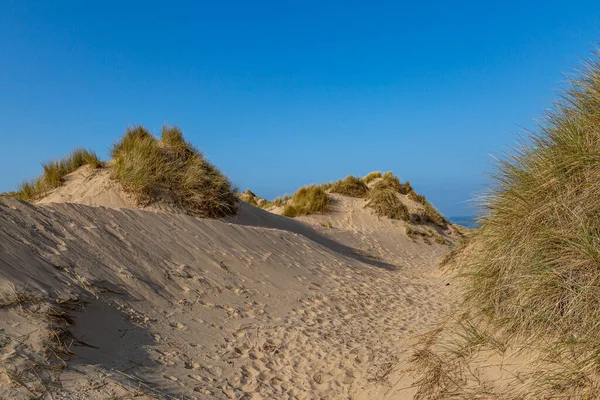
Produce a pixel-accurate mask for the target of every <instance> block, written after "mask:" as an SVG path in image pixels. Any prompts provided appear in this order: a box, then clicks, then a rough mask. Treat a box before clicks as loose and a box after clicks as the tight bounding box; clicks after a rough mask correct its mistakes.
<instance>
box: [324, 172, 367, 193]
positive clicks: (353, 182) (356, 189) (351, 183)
mask: <svg viewBox="0 0 600 400" xmlns="http://www.w3.org/2000/svg"><path fill="white" fill-rule="evenodd" d="M329 190H330V191H331V192H332V193H339V194H343V195H345V196H350V197H358V198H363V197H366V196H367V194H368V193H369V187H368V186H367V184H366V183H365V182H364V181H363V180H362V179H360V178H357V177H355V176H352V175H348V176H347V177H346V178H344V179H340V180H339V181H337V182H334V183H333V184H332V185H331V186H330V187H329Z"/></svg>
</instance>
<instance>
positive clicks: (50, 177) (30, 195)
mask: <svg viewBox="0 0 600 400" xmlns="http://www.w3.org/2000/svg"><path fill="white" fill-rule="evenodd" d="M86 164H87V165H89V166H90V167H92V168H99V167H101V166H102V165H103V164H102V162H101V161H100V159H98V156H97V155H96V153H94V152H93V151H90V150H85V149H75V150H73V151H72V152H71V153H70V154H69V155H67V156H65V157H63V158H62V159H60V160H52V161H46V162H44V163H42V168H43V169H44V172H43V173H42V174H41V175H40V176H38V177H37V178H34V179H31V180H26V181H23V182H22V183H21V184H20V185H19V187H18V188H17V190H16V191H14V192H9V193H4V195H7V196H13V197H16V198H18V199H21V200H24V201H30V202H31V201H35V200H37V199H39V198H41V197H43V196H44V195H45V194H46V193H48V192H49V191H50V190H52V189H55V188H57V187H59V186H60V185H62V184H63V182H64V177H65V175H67V174H70V173H71V172H73V171H75V170H76V169H77V168H79V167H81V166H83V165H86Z"/></svg>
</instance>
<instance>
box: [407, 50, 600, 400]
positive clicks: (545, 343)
mask: <svg viewBox="0 0 600 400" xmlns="http://www.w3.org/2000/svg"><path fill="white" fill-rule="evenodd" d="M598 127H600V62H599V61H598V56H597V55H596V58H595V59H594V60H592V61H589V62H588V63H587V64H586V65H585V67H584V68H583V69H582V71H581V73H580V76H579V77H577V78H574V79H572V80H571V81H570V86H569V88H568V89H566V90H565V91H564V93H563V94H562V96H561V100H560V102H559V103H558V104H556V105H555V107H554V109H553V110H551V111H549V112H548V113H547V115H546V116H545V118H544V120H543V122H542V123H541V125H540V126H539V129H538V132H536V133H530V134H528V136H527V137H525V138H524V139H523V141H522V146H521V147H520V148H518V149H516V150H515V151H514V152H513V153H511V154H509V155H506V156H505V157H504V158H503V159H502V160H501V161H500V162H499V165H498V166H497V170H496V173H495V176H494V185H493V187H492V189H491V191H490V192H489V193H488V194H487V195H486V196H485V198H484V201H483V204H482V206H483V210H484V214H483V217H482V219H481V227H480V228H479V229H478V230H477V231H476V232H475V234H474V235H473V236H472V237H471V238H470V239H469V240H468V241H467V242H466V244H465V245H464V246H463V248H461V249H460V250H459V251H456V252H454V254H453V255H452V256H451V257H450V258H449V260H448V261H447V264H448V266H450V267H453V268H455V269H457V270H458V271H459V273H460V274H461V276H463V279H462V280H461V283H462V284H463V289H464V290H463V292H464V304H463V306H462V308H461V315H462V317H461V318H460V321H461V322H459V323H457V324H455V325H454V326H452V327H450V328H449V329H450V330H451V331H453V332H455V333H456V334H455V335H454V336H455V337H462V338H468V337H470V338H472V337H473V336H474V335H472V334H467V332H477V334H476V337H477V338H478V339H477V340H470V339H469V340H460V341H459V342H457V343H454V344H453V345H451V346H441V347H442V348H443V347H445V348H446V349H445V350H439V351H438V352H437V353H435V352H433V351H431V350H427V351H429V353H421V354H420V355H418V356H417V358H416V359H417V361H419V362H421V366H422V367H424V368H423V371H424V373H423V377H424V380H422V381H421V388H420V390H421V391H420V393H421V396H422V397H420V398H446V397H443V396H444V395H445V394H444V393H446V394H447V393H450V392H455V393H456V392H460V390H461V389H464V388H461V387H460V385H457V384H456V382H459V381H460V380H458V381H457V380H456V377H454V378H452V379H451V378H449V377H448V374H447V373H438V374H437V375H436V376H437V378H435V379H434V380H433V381H432V380H431V379H425V377H433V375H432V374H433V372H434V370H436V371H438V372H439V371H440V370H439V368H438V367H436V365H437V366H439V362H442V363H445V365H446V367H448V366H450V365H453V363H454V365H457V363H460V362H462V363H463V364H465V363H468V360H469V359H470V358H466V357H465V358H460V357H457V354H462V355H464V354H466V353H473V352H475V350H477V351H478V352H479V351H483V350H485V349H496V351H500V350H503V351H506V349H507V348H512V349H513V350H514V351H517V350H520V351H522V352H523V351H531V352H532V354H536V355H537V357H536V358H535V368H534V371H535V372H533V373H531V374H529V375H528V376H526V378H527V380H526V382H527V384H526V385H525V386H524V387H523V380H524V379H525V375H521V376H520V378H519V379H520V380H521V381H520V386H521V387H522V388H521V389H520V392H518V393H517V392H515V393H511V396H512V395H514V398H528V399H539V398H578V399H591V398H597V397H598V393H600V372H599V371H600V358H599V357H598V355H599V354H600V323H599V311H598V310H600V296H598V293H600V269H599V268H598V265H599V262H600V213H599V210H600V174H599V172H600V130H599V129H598ZM467 320H468V321H469V324H468V329H467V328H465V326H467V325H465V321H467ZM490 332H491V333H490ZM499 343H501V344H502V345H498V344H499ZM458 347H460V348H461V351H460V352H457V348H458ZM438 348H439V347H438ZM465 349H468V350H465ZM498 349H500V350H498ZM423 351H425V350H423ZM424 355H426V357H424ZM436 357H437V358H436ZM424 360H425V361H424ZM426 360H429V361H426ZM431 360H434V361H435V360H438V361H439V362H431ZM457 369H463V370H464V368H454V372H456V370H457ZM517 386H518V385H517ZM432 388H435V390H433V389H432ZM464 390H467V389H464ZM515 391H516V389H515ZM462 393H466V392H462ZM504 398H509V397H508V396H506V397H504ZM510 398H513V397H510Z"/></svg>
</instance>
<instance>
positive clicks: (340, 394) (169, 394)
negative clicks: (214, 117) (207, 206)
mask: <svg viewBox="0 0 600 400" xmlns="http://www.w3.org/2000/svg"><path fill="white" fill-rule="evenodd" d="M102 173H105V171H101V172H97V173H95V174H92V175H89V173H87V172H85V171H81V170H80V171H76V172H75V173H74V174H72V175H71V176H70V177H69V179H70V180H71V182H73V181H76V182H77V184H76V186H77V188H78V189H76V188H74V187H72V185H67V186H66V187H65V188H67V189H68V191H70V192H69V193H70V194H65V193H66V192H65V191H67V189H63V192H62V193H54V194H51V195H50V196H49V197H48V198H46V199H45V200H44V201H43V202H42V203H44V204H40V205H31V204H28V203H25V202H21V201H18V200H15V199H9V198H1V199H0V293H2V297H0V314H1V317H0V398H3V399H4V398H11V399H21V398H23V399H25V398H30V397H31V396H32V394H34V395H40V396H42V398H53V399H80V398H83V399H87V398H90V399H106V398H111V396H125V398H128V397H126V396H134V395H135V394H139V395H142V394H143V396H145V398H160V399H161V398H178V399H180V398H185V399H205V398H235V399H240V398H251V399H258V398H277V399H280V398H290V399H303V398H306V399H313V398H336V399H338V398H339V399H343V398H356V399H359V398H369V396H371V397H370V398H373V396H377V398H386V397H390V398H391V397H394V398H411V390H410V389H407V390H399V389H403V388H398V384H397V382H395V381H394V382H390V381H389V378H390V377H394V379H395V380H397V379H400V378H401V377H402V373H401V372H399V371H400V370H401V368H402V366H403V360H404V359H405V358H406V355H407V354H408V349H409V344H410V342H411V340H412V339H413V338H414V337H415V335H417V334H419V333H423V332H425V331H427V330H428V329H431V327H432V326H433V325H434V324H435V323H436V322H438V321H439V319H440V318H441V317H442V316H443V315H444V314H445V313H446V312H447V310H448V309H449V307H450V301H449V298H450V297H449V292H450V290H451V287H449V286H447V285H446V284H447V280H445V279H444V278H443V277H442V276H441V275H440V274H439V273H437V272H436V265H437V262H438V261H439V259H440V257H442V256H443V255H444V254H445V253H446V252H447V251H448V246H446V245H439V244H435V243H434V244H431V245H428V244H425V243H423V242H421V241H419V240H416V241H412V240H411V239H410V238H408V237H407V236H406V235H405V232H404V227H403V225H402V224H401V223H399V222H398V221H390V220H387V219H378V218H376V217H374V216H373V215H372V214H370V212H369V211H368V210H365V209H363V208H362V207H361V206H360V204H358V203H356V201H358V200H357V199H350V198H345V197H344V196H336V200H337V202H336V209H335V211H334V212H333V213H332V214H330V215H329V216H316V217H312V216H309V217H306V218H304V219H303V221H299V220H291V219H289V218H285V217H281V216H278V215H275V214H271V213H268V212H266V211H264V210H261V209H258V208H255V207H252V206H250V205H247V204H241V209H240V212H239V214H238V216H236V217H232V218H230V219H229V220H228V221H213V220H202V219H197V218H194V217H190V216H186V215H182V214H173V213H164V212H152V211H145V210H136V209H128V208H119V207H131V203H130V200H129V199H127V198H126V197H124V196H123V195H122V193H121V191H119V190H118V188H116V189H115V187H114V186H113V185H112V184H110V183H109V182H110V180H109V179H108V176H106V178H104V177H103V176H102V175H101V174H102ZM78 174H79V175H78ZM99 178H101V179H106V180H105V181H102V182H104V183H105V184H107V185H108V186H107V187H104V188H103V189H102V190H98V192H90V191H89V189H88V191H86V192H85V193H84V192H83V191H82V187H83V186H82V182H83V181H85V180H94V179H99ZM77 180H79V181H77ZM59 189H60V188H59ZM77 190H79V191H80V192H77V193H75V192H76V191H77ZM52 196H54V197H52ZM69 196H70V197H69ZM101 196H104V198H103V199H100V197H101ZM75 200H77V201H79V202H83V203H86V202H87V203H88V204H90V205H83V204H70V203H63V201H75ZM57 201H58V203H53V202H57ZM107 201H108V202H109V203H110V205H111V206H113V207H115V208H105V207H100V206H98V205H99V204H102V203H103V202H104V204H106V202H107ZM46 203H47V204H46ZM311 218H312V219H311ZM323 218H328V219H330V220H331V221H330V222H331V223H330V224H329V223H328V224H327V226H321V225H320V224H321V223H322V222H323V221H321V219H323ZM329 226H331V227H329ZM443 234H444V235H445V236H444V237H445V238H446V239H447V240H448V241H449V242H452V241H453V240H455V239H456V232H454V231H453V229H452V228H450V229H449V230H448V231H447V232H443ZM24 293H28V295H27V296H25V295H24ZM59 358H60V359H59ZM61 359H62V360H61ZM392 385H394V388H395V389H394V391H389V390H388V389H389V388H390V387H392ZM140 398H144V397H140Z"/></svg>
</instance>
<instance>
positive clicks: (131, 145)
mask: <svg viewBox="0 0 600 400" xmlns="http://www.w3.org/2000/svg"><path fill="white" fill-rule="evenodd" d="M111 156H112V158H113V160H114V163H113V165H112V167H111V173H112V175H113V177H114V178H115V179H117V180H118V181H119V182H121V184H122V185H123V187H124V188H125V189H126V190H127V191H129V192H131V193H133V194H134V195H135V196H136V197H137V199H138V201H140V202H141V203H150V202H152V201H153V199H154V197H155V194H156V193H157V192H160V191H163V192H167V193H168V194H169V195H170V196H171V197H172V200H173V201H174V202H175V203H176V204H177V205H179V206H181V207H183V208H184V209H185V210H187V211H188V212H190V213H191V214H193V215H197V216H200V217H207V218H219V217H223V216H226V215H231V214H234V213H235V212H236V210H237V206H236V204H237V197H236V192H237V191H236V189H235V188H233V187H232V185H231V182H230V181H229V179H228V178H227V177H226V176H225V175H223V174H222V173H221V171H219V170H218V169H217V168H216V167H215V166H214V165H212V164H211V163H210V162H209V161H208V160H206V159H205V158H204V156H203V155H202V154H201V153H200V152H199V151H198V150H197V149H196V148H194V147H193V146H192V145H190V144H189V143H188V142H187V141H186V140H185V139H184V138H183V134H182V132H181V130H179V128H177V127H167V126H165V127H163V130H162V135H161V139H157V138H156V137H154V136H153V135H152V134H151V133H150V132H148V131H147V130H146V129H145V128H143V127H141V126H137V127H134V128H130V129H128V130H127V131H126V132H125V135H124V136H123V137H122V138H121V140H120V141H119V142H117V143H115V144H114V145H113V148H112V151H111Z"/></svg>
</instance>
